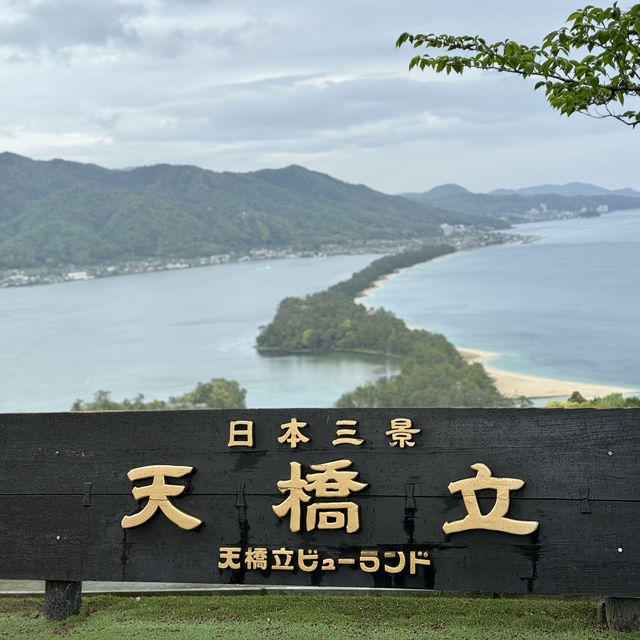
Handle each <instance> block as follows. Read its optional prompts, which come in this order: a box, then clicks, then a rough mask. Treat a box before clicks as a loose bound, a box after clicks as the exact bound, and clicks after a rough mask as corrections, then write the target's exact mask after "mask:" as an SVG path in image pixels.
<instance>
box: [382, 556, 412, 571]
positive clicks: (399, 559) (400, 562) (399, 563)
mask: <svg viewBox="0 0 640 640" xmlns="http://www.w3.org/2000/svg"><path fill="white" fill-rule="evenodd" d="M384 557H385V558H388V559H392V558H394V557H395V558H396V559H397V564H396V565H395V566H391V565H388V564H387V563H386V562H385V563H384V570H385V571H386V572H387V573H400V572H401V571H402V570H403V569H404V566H405V564H406V562H407V559H406V558H405V555H404V551H385V552H384Z"/></svg>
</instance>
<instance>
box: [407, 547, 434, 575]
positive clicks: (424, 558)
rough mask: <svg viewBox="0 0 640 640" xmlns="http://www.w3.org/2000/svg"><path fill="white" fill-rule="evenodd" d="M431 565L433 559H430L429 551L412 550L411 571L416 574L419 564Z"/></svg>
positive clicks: (410, 555) (410, 557)
mask: <svg viewBox="0 0 640 640" xmlns="http://www.w3.org/2000/svg"><path fill="white" fill-rule="evenodd" d="M419 564H422V565H427V566H428V565H430V564H431V560H429V552H428V551H411V552H410V553H409V573H410V574H411V575H414V574H415V572H416V567H417V566H418V565H419Z"/></svg>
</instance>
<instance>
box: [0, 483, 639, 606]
mask: <svg viewBox="0 0 640 640" xmlns="http://www.w3.org/2000/svg"><path fill="white" fill-rule="evenodd" d="M280 499H281V497H276V496H273V497H267V496H250V497H247V498H246V501H245V506H243V507H238V506H236V500H235V497H233V496H194V495H188V496H185V497H184V498H181V502H180V503H179V504H180V507H181V508H182V509H184V510H185V511H187V512H188V513H191V514H194V515H197V516H198V517H199V518H201V519H202V520H203V521H204V523H205V524H204V526H202V527H201V528H200V529H198V530H195V531H184V530H182V529H179V528H178V527H177V526H175V525H174V524H173V523H171V522H170V521H169V520H168V519H167V518H166V517H164V515H162V514H161V513H158V514H157V515H156V516H154V518H153V519H152V520H151V521H149V522H148V523H147V524H145V525H142V526H140V527H138V528H135V529H129V530H124V529H122V528H121V527H120V519H121V518H122V516H123V515H126V514H127V513H128V512H131V511H132V509H133V508H135V503H134V502H133V500H132V499H130V498H127V497H126V496H100V497H96V498H95V500H94V501H93V503H92V505H91V507H83V506H82V501H81V500H80V497H79V496H60V497H55V496H5V497H2V498H0V509H1V510H2V513H3V518H2V528H1V529H0V538H1V539H2V540H3V553H2V555H1V556H0V575H1V576H2V577H3V578H25V579H26V578H29V579H43V578H46V579H54V580H80V579H83V580H136V581H179V582H221V583H247V584H267V583H271V584H299V585H326V586H338V585H344V586H369V587H373V586H388V587H391V586H393V587H412V588H423V587H424V588H435V589H443V590H446V589H455V590H470V591H502V592H513V593H547V594H551V593H557V594H562V593H569V594H592V595H602V594H608V595H615V596H620V597H624V596H628V597H631V596H637V595H638V594H640V542H639V540H638V536H637V532H636V530H635V527H634V526H633V523H637V522H639V521H640V503H639V502H611V503H608V502H597V503H595V504H594V505H593V508H592V511H591V513H589V514H585V513H582V512H581V508H580V507H581V502H580V501H575V500H574V501H565V500H535V499H534V500H514V501H513V505H512V509H511V510H510V516H512V517H514V518H523V519H524V518H532V517H533V518H537V519H538V520H539V521H540V528H539V530H538V531H537V532H535V533H534V534H531V535H528V536H514V535H510V534H506V533H501V532H492V531H466V532H461V533H456V534H452V535H449V536H446V535H445V534H444V532H443V530H442V524H443V523H444V522H445V521H447V520H451V519H455V518H457V517H460V516H462V515H464V510H463V509H462V508H461V504H460V501H459V500H458V501H456V500H454V499H453V498H452V497H451V498H449V499H445V498H416V500H415V506H414V507H412V508H411V509H407V508H406V502H405V499H404V498H374V497H365V496H363V497H362V498H359V499H358V503H359V505H360V516H361V521H362V527H361V530H360V531H359V532H358V533H355V534H345V533H344V531H318V530H316V531H312V532H302V533H292V532H291V531H290V530H289V527H288V521H287V520H286V519H280V518H278V517H277V516H275V514H274V513H273V510H272V506H273V505H274V504H277V503H278V502H279V501H280ZM492 502H493V500H491V499H483V500H482V505H481V506H482V509H483V510H488V509H489V508H490V507H491V503H492ZM43 522H46V523H47V525H46V526H43ZM220 547H238V548H240V549H242V551H243V553H244V552H246V550H247V549H248V548H250V547H252V548H255V547H265V548H267V549H269V550H270V551H273V550H274V549H279V548H281V547H284V548H287V549H292V550H298V549H303V550H307V549H317V550H318V552H319V555H320V557H332V558H334V559H335V558H337V557H339V556H345V557H353V558H356V560H359V554H360V552H361V551H362V550H371V549H377V550H378V551H379V553H380V554H383V553H384V551H389V552H391V551H403V552H404V553H405V554H406V555H407V558H408V554H409V553H410V552H411V551H412V550H413V551H428V553H429V556H430V559H431V562H432V564H431V565H430V566H424V567H418V570H417V571H416V573H415V574H414V575H410V574H409V572H408V571H406V570H405V571H403V572H401V573H400V574H395V575H394V574H389V573H385V572H384V571H382V570H381V571H378V572H376V573H365V572H363V571H361V570H359V568H358V562H357V561H356V564H355V565H350V566H340V567H338V568H337V569H336V571H334V572H327V571H324V572H323V571H320V570H317V571H314V572H310V573H305V572H302V571H292V572H289V571H277V570H273V569H270V570H268V571H253V570H247V569H246V568H242V567H241V569H240V570H237V571H231V570H229V569H226V570H220V569H219V568H218V562H219V550H220ZM620 550H621V551H620ZM270 563H272V559H271V560H270Z"/></svg>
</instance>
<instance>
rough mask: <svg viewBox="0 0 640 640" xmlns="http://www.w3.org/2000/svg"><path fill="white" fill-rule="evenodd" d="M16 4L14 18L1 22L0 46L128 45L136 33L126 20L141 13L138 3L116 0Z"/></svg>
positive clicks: (44, 0)
mask: <svg viewBox="0 0 640 640" xmlns="http://www.w3.org/2000/svg"><path fill="white" fill-rule="evenodd" d="M18 7H19V10H20V14H21V16H20V17H19V18H18V19H17V20H15V21H13V22H4V23H2V24H0V46H2V45H4V46H6V45H11V46H12V47H13V48H15V49H17V50H18V51H34V50H36V51H37V50H47V51H51V52H59V51H61V50H64V49H66V48H69V47H76V46H78V45H91V46H96V45H98V46H104V45H122V44H128V45H131V44H132V43H135V42H137V41H138V36H137V32H136V30H135V29H133V28H132V27H130V26H129V25H128V24H127V21H128V20H129V19H130V18H132V17H136V16H140V15H142V14H143V13H144V7H143V6H142V5H141V4H137V3H132V2H128V3H126V4H125V3H122V2H118V1H116V0H100V1H99V2H87V1H86V0H42V1H40V2H38V1H36V0H30V1H27V2H22V3H20V4H19V5H18Z"/></svg>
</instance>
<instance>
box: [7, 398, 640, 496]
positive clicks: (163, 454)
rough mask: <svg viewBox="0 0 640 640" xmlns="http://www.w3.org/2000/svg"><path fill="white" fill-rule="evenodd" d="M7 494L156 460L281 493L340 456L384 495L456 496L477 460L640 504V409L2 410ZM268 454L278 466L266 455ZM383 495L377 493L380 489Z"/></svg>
mask: <svg viewBox="0 0 640 640" xmlns="http://www.w3.org/2000/svg"><path fill="white" fill-rule="evenodd" d="M292 416H297V417H298V418H299V419H304V420H305V421H307V422H308V423H309V426H308V427H307V429H308V431H307V432H306V433H307V434H308V435H309V437H310V438H311V442H310V443H308V444H305V445H302V444H301V445H299V446H298V447H297V448H295V449H291V448H290V447H289V446H288V445H286V444H284V445H282V444H279V443H278V442H277V437H278V436H279V435H281V433H282V432H281V429H280V424H281V423H282V422H284V421H287V420H289V419H290V418H291V417H292ZM345 416H348V417H351V418H353V419H356V420H358V423H359V424H358V434H359V435H360V436H361V437H363V438H364V440H365V441H364V443H363V444H362V445H361V446H358V447H355V446H352V445H342V446H332V445H331V440H332V439H333V438H335V431H336V426H335V422H336V420H338V419H340V418H342V417H345ZM399 416H403V417H409V418H411V419H412V420H413V423H414V425H416V426H420V428H422V433H420V434H419V435H418V436H416V443H417V444H416V446H415V447H414V448H412V449H409V448H405V449H400V448H399V447H395V448H392V447H389V437H388V436H387V435H386V434H385V431H386V430H387V429H388V427H389V423H390V421H391V419H393V418H394V417H399ZM235 419H240V420H242V419H252V420H253V421H254V423H255V434H256V438H255V439H256V442H255V446H254V447H253V448H251V449H247V448H242V447H235V448H229V447H227V442H228V431H229V427H228V424H229V422H230V420H235ZM0 433H2V437H3V442H4V443H5V446H4V447H3V448H2V450H0V465H1V466H0V469H1V470H0V474H1V475H0V479H1V481H2V483H1V485H0V492H1V493H3V494H12V493H15V494H34V495H41V494H47V493H51V492H54V493H56V494H71V495H77V494H79V493H84V492H85V489H84V487H85V484H86V483H87V482H91V492H92V493H93V494H96V495H101V494H112V493H118V494H126V493H129V492H130V490H131V485H130V483H129V481H128V480H127V478H126V473H127V472H128V471H129V470H130V469H131V468H134V467H137V466H144V465H148V464H178V465H182V464H186V465H190V466H194V467H195V468H196V469H197V473H196V474H194V475H193V477H192V478H191V480H190V482H191V487H192V488H191V490H192V492H193V493H197V494H222V495H229V494H233V493H235V492H236V491H237V488H238V484H239V483H244V486H245V492H246V493H247V494H261V493H262V494H264V493H265V492H269V491H271V490H273V487H274V483H275V482H276V481H277V480H278V479H281V477H280V476H281V475H282V473H283V471H282V469H285V470H286V468H287V465H288V462H289V461H291V460H298V461H300V462H302V463H303V464H311V463H314V462H318V461H320V462H322V461H327V460H334V459H339V458H348V459H351V460H352V461H353V466H354V468H357V469H358V470H359V471H360V474H361V477H363V478H364V477H367V478H375V479H376V488H375V492H376V494H377V495H388V496H393V495H403V494H404V493H405V486H404V485H405V484H407V483H410V484H413V485H414V492H415V495H423V496H446V495H448V492H447V485H448V483H449V482H450V481H453V480H455V479H458V478H463V477H466V476H468V475H469V474H470V473H471V472H470V469H469V467H470V466H471V465H472V464H474V463H475V462H483V463H485V464H487V465H488V466H489V467H490V468H491V469H492V470H493V471H494V474H504V475H516V476H517V477H520V478H522V479H524V480H525V482H526V485H525V487H524V488H523V490H522V494H521V495H522V496H526V497H532V498H533V497H535V498H548V497H554V498H564V499H577V498H580V497H581V496H583V495H585V494H586V495H588V498H589V499H590V500H611V499H618V500H636V499H638V497H639V496H638V490H637V487H638V486H640V467H639V465H637V463H636V460H637V458H638V455H640V410H624V411H622V410H621V411H570V412H567V411H549V410H513V411H504V410H503V411H497V410H415V409H413V410H406V409H405V410H353V411H348V412H345V411H342V410H317V409H316V410H312V409H292V410H286V411H282V410H261V411H258V410H256V411H234V412H209V411H198V412H140V413H124V412H123V413H111V414H17V415H15V414H14V415H3V416H0ZM267 460H268V463H267V462H266V461H267ZM372 490H373V488H372Z"/></svg>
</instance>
